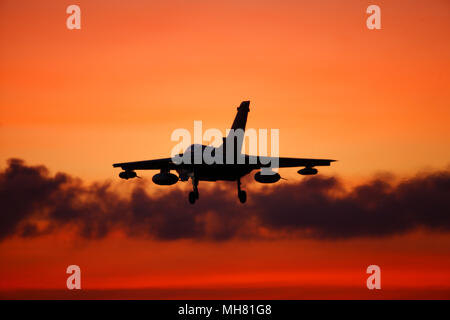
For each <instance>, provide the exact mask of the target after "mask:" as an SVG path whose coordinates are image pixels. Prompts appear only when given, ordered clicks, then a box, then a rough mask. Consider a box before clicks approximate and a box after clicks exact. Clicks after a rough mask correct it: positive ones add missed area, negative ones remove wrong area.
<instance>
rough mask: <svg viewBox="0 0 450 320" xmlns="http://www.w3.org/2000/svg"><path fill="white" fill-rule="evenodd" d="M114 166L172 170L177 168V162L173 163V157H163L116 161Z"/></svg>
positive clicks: (125, 168)
mask: <svg viewBox="0 0 450 320" xmlns="http://www.w3.org/2000/svg"><path fill="white" fill-rule="evenodd" d="M113 167H114V168H117V167H120V168H122V169H123V170H159V169H169V170H172V169H175V167H176V165H175V163H173V161H172V158H163V159H155V160H144V161H135V162H122V163H114V164H113Z"/></svg>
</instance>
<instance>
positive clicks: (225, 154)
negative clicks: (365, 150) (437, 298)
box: [113, 101, 336, 204]
mask: <svg viewBox="0 0 450 320" xmlns="http://www.w3.org/2000/svg"><path fill="white" fill-rule="evenodd" d="M249 112H250V101H243V102H242V103H241V104H240V106H239V107H238V108H237V114H236V117H235V119H234V122H233V125H232V126H231V129H232V130H230V132H229V133H228V135H227V137H225V138H223V143H222V145H221V146H219V147H213V146H206V145H201V144H192V145H190V146H189V147H188V148H187V149H186V151H185V152H184V153H181V154H178V155H176V156H174V157H170V158H163V159H154V160H144V161H135V162H123V163H114V164H113V167H115V168H121V169H122V170H123V171H122V172H120V173H119V177H120V178H121V179H125V180H128V179H132V178H136V177H138V176H137V173H136V171H135V170H160V172H159V173H157V174H155V175H154V176H153V178H152V181H153V182H154V183H155V184H157V185H173V184H175V183H177V182H178V181H188V180H189V179H191V181H192V185H193V191H191V192H189V197H188V199H189V203H191V204H194V203H195V202H196V201H197V200H198V199H199V191H198V184H199V181H220V180H223V181H236V182H237V195H238V198H239V201H240V202H241V203H245V202H246V200H247V193H246V192H245V191H244V190H242V189H241V178H242V177H243V176H245V175H247V174H249V173H250V172H252V171H253V170H258V172H256V173H255V175H254V179H255V180H256V181H257V182H259V183H275V182H278V181H279V180H280V179H281V176H280V174H279V173H278V172H275V171H273V170H271V169H273V168H288V167H303V168H302V169H300V170H298V173H299V174H301V175H315V174H317V172H318V170H317V169H316V168H315V167H318V166H330V164H331V162H334V161H336V160H331V159H305V158H285V157H268V156H264V157H260V156H254V155H247V154H242V145H243V140H244V131H245V126H246V123H247V116H248V113H249ZM236 133H239V134H236ZM206 151H207V154H209V155H211V156H212V157H214V159H215V161H213V163H211V161H210V160H209V161H206V160H205V159H204V158H203V157H202V155H204V154H206V153H205V152H206ZM198 155H200V157H198ZM171 171H175V172H176V173H177V174H178V175H176V174H174V173H171Z"/></svg>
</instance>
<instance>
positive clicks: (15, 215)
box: [0, 159, 450, 241]
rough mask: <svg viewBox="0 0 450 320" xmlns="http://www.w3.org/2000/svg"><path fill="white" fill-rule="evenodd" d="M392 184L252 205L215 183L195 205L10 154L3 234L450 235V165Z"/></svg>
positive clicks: (311, 192) (280, 188) (309, 186)
mask: <svg viewBox="0 0 450 320" xmlns="http://www.w3.org/2000/svg"><path fill="white" fill-rule="evenodd" d="M391 181H392V179H391V178H389V175H384V176H380V177H378V178H376V179H373V180H370V181H368V182H366V183H364V184H361V185H359V186H357V187H355V188H353V189H351V190H349V191H346V189H345V188H344V185H343V182H342V181H341V180H339V179H338V178H335V177H325V176H321V175H319V176H313V177H309V178H304V179H302V180H300V181H299V182H297V183H289V184H287V183H278V184H275V185H270V186H268V187H266V188H262V189H259V190H253V191H252V192H251V193H249V200H248V203H247V204H245V205H242V204H240V203H239V202H238V201H237V199H236V194H235V193H236V190H234V188H233V189H227V188H225V189H223V187H218V186H214V187H213V188H208V189H206V188H205V189H201V194H200V201H198V202H197V203H196V204H195V205H193V206H192V205H190V204H189V203H188V202H187V196H186V192H184V191H181V190H180V189H178V188H167V189H165V190H164V191H163V192H160V193H158V194H157V195H153V194H149V192H148V191H147V190H146V188H145V184H142V183H141V184H137V185H136V186H135V187H134V188H133V190H132V192H131V195H124V194H122V193H121V192H120V191H118V190H117V188H114V186H113V185H112V183H111V182H97V183H93V184H90V185H86V184H85V183H83V181H82V180H80V179H76V178H73V177H71V176H70V175H68V174H65V173H57V174H56V175H53V176H52V175H51V174H50V173H49V171H48V169H47V168H46V167H44V166H29V165H26V164H25V162H24V161H23V160H19V159H10V160H9V161H8V166H7V167H6V168H5V169H4V170H3V171H0V206H1V214H0V240H4V239H6V238H8V237H11V236H19V237H24V238H25V237H36V236H39V235H43V234H48V233H52V232H56V231H61V230H74V231H75V232H76V233H77V234H78V235H79V236H81V237H84V238H90V239H95V238H102V237H105V236H107V235H108V234H109V233H110V232H112V231H116V230H119V231H121V232H123V233H125V234H126V235H128V236H130V237H150V238H154V239H158V240H176V239H198V240H212V241H223V240H227V239H231V238H236V237H240V238H256V237H259V238H261V237H267V236H268V235H271V236H280V237H281V236H298V237H313V238H318V239H337V238H341V239H346V238H353V237H381V236H389V235H394V234H400V233H406V232H410V231H413V230H416V229H419V228H421V229H427V230H430V231H438V232H449V231H450V171H448V170H443V171H436V172H431V173H427V174H421V175H417V176H414V177H411V178H410V179H407V180H404V181H403V182H401V183H398V184H394V183H393V182H391Z"/></svg>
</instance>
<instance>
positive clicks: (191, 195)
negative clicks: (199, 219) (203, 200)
mask: <svg viewBox="0 0 450 320" xmlns="http://www.w3.org/2000/svg"><path fill="white" fill-rule="evenodd" d="M192 185H193V186H194V191H191V192H189V203H190V204H194V203H195V200H198V198H199V194H198V180H197V179H196V178H195V177H192Z"/></svg>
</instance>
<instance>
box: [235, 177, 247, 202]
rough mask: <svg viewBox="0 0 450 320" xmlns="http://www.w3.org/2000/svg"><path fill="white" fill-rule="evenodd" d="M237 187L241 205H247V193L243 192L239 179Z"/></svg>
mask: <svg viewBox="0 0 450 320" xmlns="http://www.w3.org/2000/svg"><path fill="white" fill-rule="evenodd" d="M237 187H238V198H239V201H240V202H241V203H245V202H246V201H247V192H245V191H244V190H241V179H237Z"/></svg>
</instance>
